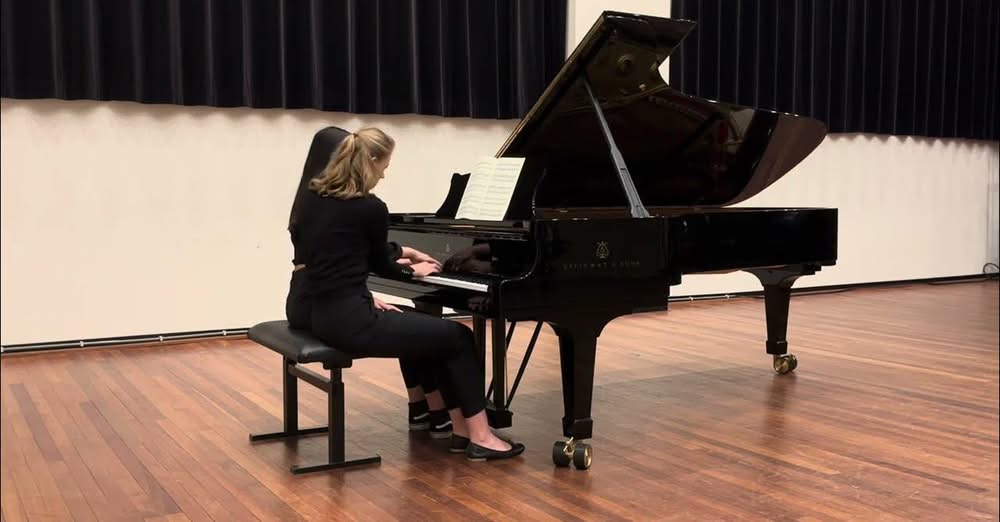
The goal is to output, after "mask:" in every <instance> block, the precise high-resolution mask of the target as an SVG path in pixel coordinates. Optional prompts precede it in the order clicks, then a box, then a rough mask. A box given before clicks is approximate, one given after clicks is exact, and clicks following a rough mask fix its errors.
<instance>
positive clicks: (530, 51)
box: [0, 0, 566, 118]
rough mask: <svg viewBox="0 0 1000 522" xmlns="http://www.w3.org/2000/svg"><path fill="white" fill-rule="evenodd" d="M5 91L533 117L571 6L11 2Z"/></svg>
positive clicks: (558, 54)
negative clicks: (531, 114) (531, 115)
mask: <svg viewBox="0 0 1000 522" xmlns="http://www.w3.org/2000/svg"><path fill="white" fill-rule="evenodd" d="M0 16H2V20H0V26H2V32H3V37H2V47H3V49H2V51H0V61H2V64H0V76H2V78H0V91H2V92H0V95H2V96H4V97H9V98H61V99H93V100H129V101H137V102H142V103H167V104H178V105H210V106H219V107H234V106H248V107H260V108H267V107H285V108H314V109H320V110H328V111H342V112H353V113H383V114H393V113H418V114H433V115H442V116H470V117H474V118H517V117H520V116H522V115H524V114H525V113H526V112H527V111H528V110H529V109H530V108H531V105H532V104H533V103H534V101H535V99H537V98H538V96H539V95H540V94H541V93H542V91H543V90H544V88H545V86H546V85H548V82H549V81H550V80H551V79H552V78H553V77H554V76H555V74H556V72H557V71H558V70H559V67H560V66H561V65H562V62H563V57H564V56H565V53H566V49H565V46H566V43H565V42H566V0H555V1H545V0H512V1H507V0H329V1H327V0H169V1H166V0H165V1H156V2H149V1H143V0H2V6H0Z"/></svg>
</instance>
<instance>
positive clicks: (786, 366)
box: [774, 353, 799, 375]
mask: <svg viewBox="0 0 1000 522" xmlns="http://www.w3.org/2000/svg"><path fill="white" fill-rule="evenodd" d="M798 366H799V361H798V359H796V358H795V356H794V355H792V354H790V353H788V354H785V355H775V356H774V371H776V372H778V374H779V375H785V374H786V373H791V372H793V371H795V368H797V367H798Z"/></svg>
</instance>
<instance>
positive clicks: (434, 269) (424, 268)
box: [410, 261, 441, 277]
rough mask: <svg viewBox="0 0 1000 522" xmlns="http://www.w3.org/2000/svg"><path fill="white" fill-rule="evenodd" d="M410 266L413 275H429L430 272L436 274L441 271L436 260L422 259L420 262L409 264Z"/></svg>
mask: <svg viewBox="0 0 1000 522" xmlns="http://www.w3.org/2000/svg"><path fill="white" fill-rule="evenodd" d="M410 268H412V269H413V275H414V277H424V276H429V275H431V274H436V273H438V272H440V271H441V265H439V264H438V262H437V261H434V262H427V261H423V262H420V263H414V264H412V265H410Z"/></svg>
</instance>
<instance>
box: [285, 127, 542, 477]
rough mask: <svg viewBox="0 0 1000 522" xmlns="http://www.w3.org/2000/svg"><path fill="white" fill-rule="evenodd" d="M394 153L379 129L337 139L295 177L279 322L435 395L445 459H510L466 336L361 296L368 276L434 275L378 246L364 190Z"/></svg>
mask: <svg viewBox="0 0 1000 522" xmlns="http://www.w3.org/2000/svg"><path fill="white" fill-rule="evenodd" d="M314 145H315V142H314ZM394 146H395V143H394V142H393V140H392V138H390V137H389V136H388V135H386V134H385V133H384V132H382V131H381V130H379V129H375V128H367V129H362V130H360V131H358V132H357V133H351V134H346V135H344V136H343V138H342V139H341V140H340V141H339V143H338V144H337V145H336V148H335V150H334V152H333V154H332V156H330V155H327V156H326V158H328V160H329V161H328V163H326V166H325V168H324V169H323V171H322V172H321V173H320V174H319V175H318V176H315V177H312V176H309V178H310V179H305V178H306V176H303V178H304V179H303V181H302V182H301V183H300V188H303V187H304V188H305V189H306V190H300V193H299V196H297V197H296V201H295V203H294V204H293V206H292V216H291V220H290V223H289V231H290V232H291V237H292V243H293V245H294V247H295V263H296V267H297V269H296V271H295V272H294V273H293V278H292V285H291V288H290V292H289V301H288V303H287V310H286V311H287V313H288V317H289V322H290V323H291V325H292V326H293V327H295V328H305V329H309V330H310V331H311V332H312V333H313V334H314V335H316V336H317V337H319V338H320V339H322V340H323V341H325V342H327V343H329V344H331V345H332V346H336V347H337V349H338V350H341V351H344V352H346V353H349V354H351V355H352V356H355V357H358V358H362V357H393V358H399V359H400V365H401V367H402V368H403V369H404V376H407V375H408V374H409V376H410V377H408V378H410V379H419V382H420V383H421V384H424V385H425V386H424V390H425V391H427V390H428V389H433V388H434V387H435V386H436V387H437V391H433V392H429V393H426V397H427V403H428V404H429V405H430V408H431V409H432V410H434V409H436V408H435V406H438V404H440V405H441V406H444V407H446V408H447V410H448V416H449V418H450V420H451V423H452V426H451V428H452V434H451V438H452V445H451V446H452V450H455V451H464V452H465V454H466V457H467V458H469V459H470V460H489V459H502V458H510V457H514V456H516V455H519V454H520V453H521V452H523V451H524V446H523V445H522V444H519V443H510V442H507V441H505V440H503V439H500V438H499V437H497V436H496V435H495V434H494V433H493V432H492V431H491V430H490V428H489V424H488V423H487V420H486V413H485V407H486V400H485V397H484V396H483V393H482V383H481V382H480V379H479V375H480V372H479V362H478V360H477V355H476V351H475V343H474V340H473V336H472V331H471V330H469V328H468V327H466V326H464V325H462V324H460V323H456V322H453V321H447V320H443V319H440V318H436V317H431V316H427V315H422V314H417V313H406V312H404V313H401V312H399V311H398V310H397V309H394V308H393V307H391V306H388V305H385V304H384V303H376V300H375V299H374V298H373V297H372V295H371V293H370V292H369V291H368V287H367V284H366V281H367V278H368V274H369V273H370V272H374V273H377V274H379V275H381V276H383V277H393V278H398V279H408V278H411V277H414V276H416V277H420V276H426V275H430V274H433V273H436V272H438V271H439V270H440V268H441V267H440V265H439V264H438V263H437V262H436V261H434V260H433V259H432V258H430V257H429V256H427V255H425V254H423V253H420V252H418V251H416V250H413V249H408V248H400V247H397V246H395V245H393V244H390V243H388V242H387V234H388V209H387V208H386V206H385V203H383V202H382V201H381V200H380V199H378V198H377V197H375V196H374V195H373V194H371V190H372V189H373V188H374V187H375V185H376V184H378V182H379V181H380V180H381V179H382V178H383V177H384V175H385V170H386V168H387V167H388V166H389V161H390V159H391V155H392V151H393V148H394ZM312 156H313V154H312V151H310V157H312ZM316 161H320V159H315V160H314V163H315V162H316ZM309 163H310V161H309V160H307V172H308V170H309V169H308V167H309V166H310V165H309ZM400 258H401V259H403V260H404V261H403V262H402V263H400V262H397V259H400ZM293 298H294V299H293ZM306 316H307V317H306ZM411 384H414V383H413V382H412V381H411V382H408V383H407V386H408V388H410V387H411ZM411 400H412V395H411ZM411 422H412V408H411ZM432 424H433V421H432Z"/></svg>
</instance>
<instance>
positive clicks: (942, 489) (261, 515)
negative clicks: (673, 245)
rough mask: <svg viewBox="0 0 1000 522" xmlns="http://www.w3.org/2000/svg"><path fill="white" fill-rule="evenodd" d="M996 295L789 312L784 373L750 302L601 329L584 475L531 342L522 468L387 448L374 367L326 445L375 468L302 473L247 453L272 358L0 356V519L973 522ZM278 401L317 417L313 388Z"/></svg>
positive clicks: (255, 354)
mask: <svg viewBox="0 0 1000 522" xmlns="http://www.w3.org/2000/svg"><path fill="white" fill-rule="evenodd" d="M998 294H1000V292H998V284H997V283H996V282H978V283H963V284H949V285H913V286H904V287H894V288H867V289H855V290H851V291H847V292H841V293H833V294H823V295H808V296H797V297H795V298H794V299H793V301H792V317H791V324H790V327H789V342H790V344H791V346H792V350H791V351H792V352H793V353H795V354H796V355H797V356H798V357H799V369H798V370H797V371H796V373H795V374H793V375H788V376H777V375H775V374H774V373H773V372H772V370H771V368H770V362H769V359H768V358H767V357H766V356H765V355H764V349H763V336H764V322H763V303H762V302H761V301H760V300H757V299H751V298H748V299H738V300H733V301H727V302H718V301H716V302H700V303H680V304H676V305H671V310H670V311H669V312H666V313H658V314H649V315H640V316H632V317H627V318H622V319H619V320H616V321H615V322H614V323H612V324H611V325H610V326H609V327H608V328H607V329H606V330H605V332H604V335H603V336H602V338H601V344H600V350H599V354H598V361H597V366H598V370H597V386H596V389H595V393H594V419H595V424H594V429H595V435H596V437H595V438H594V439H593V441H592V442H593V445H594V449H595V455H594V465H593V468H592V469H591V470H589V471H585V472H584V471H577V470H574V469H556V468H554V467H553V466H552V464H551V460H550V452H551V446H552V442H553V441H554V440H555V439H556V438H557V436H558V435H559V418H560V416H561V399H560V395H559V373H558V357H557V351H556V346H557V345H556V340H555V337H554V335H553V334H552V333H551V330H548V329H546V330H544V333H543V335H542V337H541V338H540V340H539V343H540V344H539V346H538V347H537V349H536V350H535V352H536V353H535V356H534V358H533V361H532V364H531V365H530V366H529V368H528V371H527V376H526V379H525V382H524V383H523V384H522V387H521V389H520V390H519V391H518V393H517V396H516V397H515V400H514V405H513V409H514V412H515V416H514V427H513V428H512V429H510V430H508V431H509V432H510V433H511V434H512V435H513V436H514V437H515V438H517V439H518V440H523V441H524V442H525V443H526V444H527V447H528V450H527V451H526V452H525V454H524V456H523V457H522V458H520V459H517V460H514V461H508V462H501V463H470V462H467V461H466V460H465V459H464V457H462V456H461V455H459V456H455V455H451V454H448V453H447V452H445V451H444V449H443V447H442V443H439V442H436V441H431V440H430V439H428V438H426V435H420V434H416V435H414V434H410V433H408V432H407V430H406V425H405V414H406V412H405V399H404V394H403V393H402V388H401V381H400V378H399V375H398V369H397V367H396V366H395V364H394V363H393V362H391V361H362V362H359V363H358V364H357V365H356V367H355V369H354V370H351V371H348V372H347V373H346V374H345V382H346V385H347V390H348V399H347V400H348V403H347V408H348V413H347V425H348V451H349V452H352V451H353V452H354V453H357V454H367V453H374V452H377V453H380V454H381V455H382V457H383V462H382V464H381V465H380V466H376V467H370V468H365V469H357V470H352V471H347V472H339V471H334V472H326V473H320V474H315V475H308V476H292V475H290V474H289V473H288V471H287V467H288V466H289V465H290V464H293V463H296V462H299V461H300V460H303V459H306V460H308V459H315V458H323V456H324V448H325V440H324V439H323V438H322V437H320V438H313V439H309V440H308V442H305V443H302V444H300V445H299V446H298V447H296V446H294V445H288V446H286V445H285V444H284V443H282V442H272V443H263V444H256V445H251V444H249V443H248V441H247V433H248V432H251V431H266V430H270V429H272V428H277V427H278V426H279V424H280V415H281V402H280V401H281V398H280V377H279V367H280V361H279V358H278V356H277V355H275V354H273V353H272V352H270V351H267V350H265V349H263V348H260V347H258V346H256V345H254V344H252V343H251V342H249V341H246V340H227V341H212V342H201V343H192V344H181V345H172V346H157V347H146V348H135V347H132V348H124V349H103V350H86V351H76V352H64V353H58V354H55V353H53V354H37V355H25V356H4V357H3V359H2V380H3V384H2V402H3V412H2V441H3V442H2V446H3V448H2V459H3V462H2V473H3V476H2V479H3V480H2V496H0V499H2V507H3V520H4V521H10V522H13V521H15V520H70V519H75V520H102V521H105V520H143V519H145V520H188V519H190V520H216V521H220V522H221V521H230V520H254V519H261V520H265V519H267V520H298V519H309V520H322V519H327V520H349V519H355V520H386V519H393V518H396V519H403V520H436V519H453V520H469V519H494V520H518V521H528V520H532V521H534V520H578V519H588V520H589V519H593V520H618V519H640V520H641V519H661V520H756V519H769V520H876V519H877V520H907V521H909V520H996V519H997V517H998V507H997V499H998V496H997V495H998V428H997V422H998V413H1000V411H998V348H997V345H998V331H1000V325H998V317H1000V312H998V297H1000V295H998ZM529 333H530V332H528V331H527V329H525V331H522V332H520V333H519V334H518V335H516V336H515V343H517V344H519V345H520V346H523V344H524V343H525V342H526V340H527V338H528V336H529ZM520 350H521V348H518V349H515V350H514V351H515V353H518V354H519V353H520ZM512 366H513V363H512ZM515 370H516V368H514V367H512V368H511V373H512V374H513V372H514V371H515ZM300 393H301V395H302V402H303V407H302V409H303V412H304V415H305V417H306V418H307V420H311V421H321V420H323V414H324V412H325V402H324V399H323V397H322V396H321V395H320V393H319V392H317V391H315V390H313V389H312V388H311V387H308V386H304V387H303V391H301V392H300Z"/></svg>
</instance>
